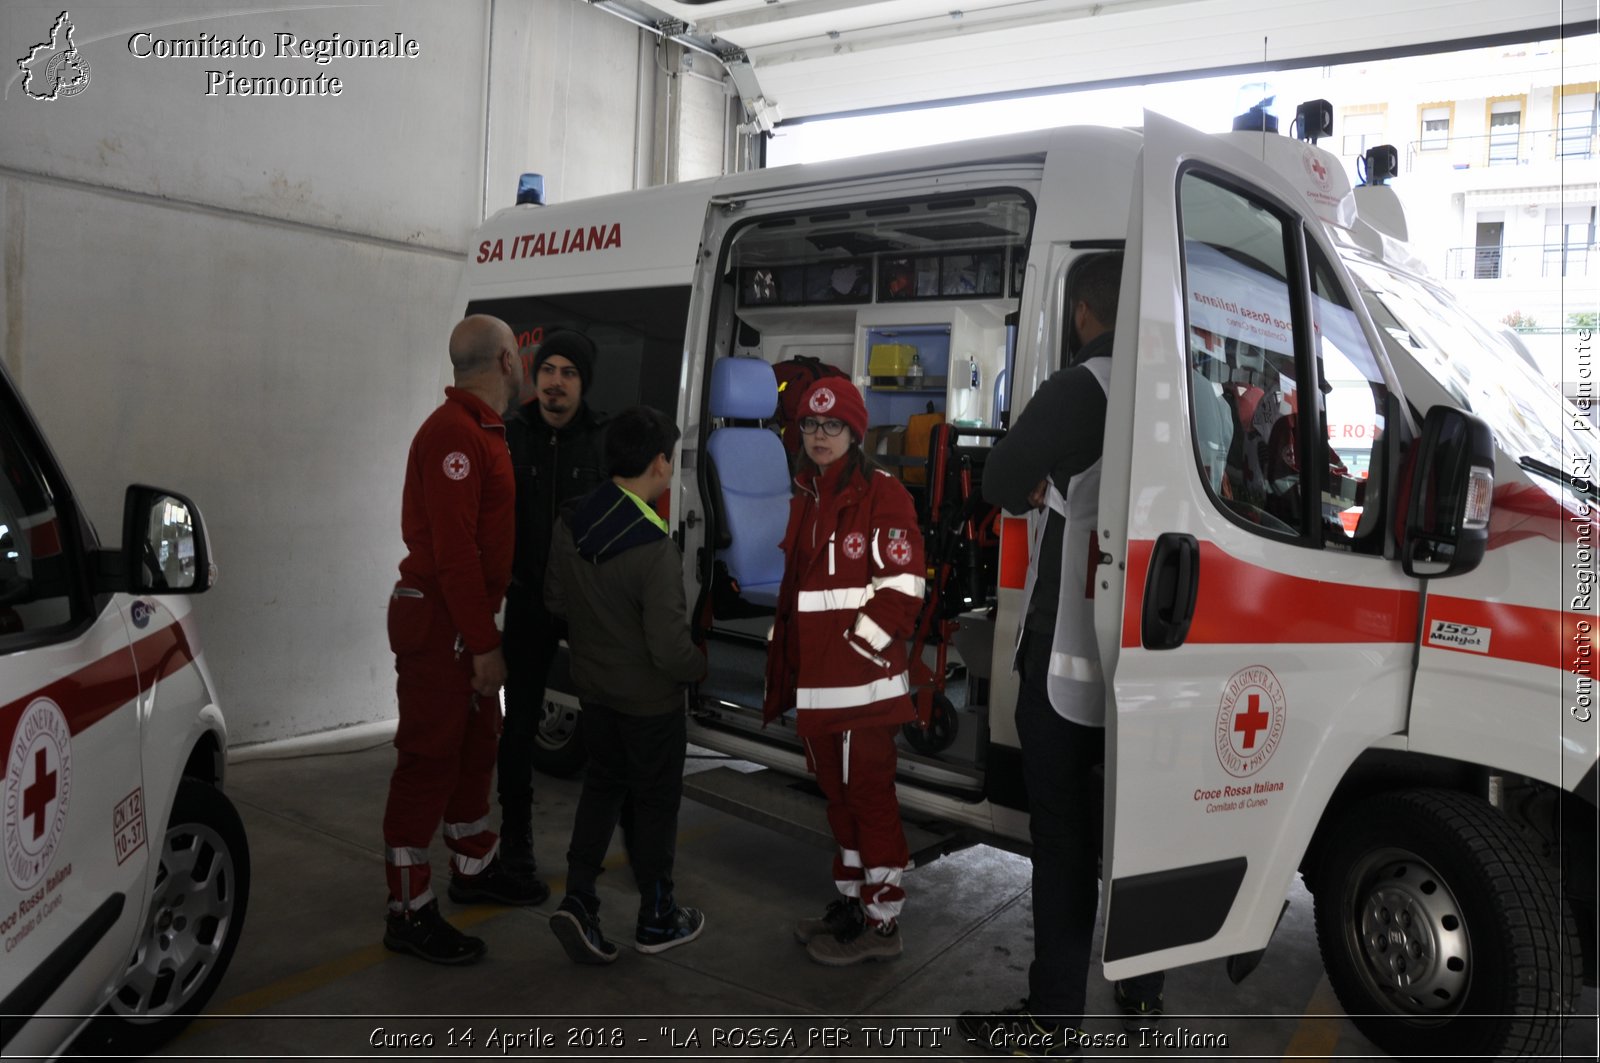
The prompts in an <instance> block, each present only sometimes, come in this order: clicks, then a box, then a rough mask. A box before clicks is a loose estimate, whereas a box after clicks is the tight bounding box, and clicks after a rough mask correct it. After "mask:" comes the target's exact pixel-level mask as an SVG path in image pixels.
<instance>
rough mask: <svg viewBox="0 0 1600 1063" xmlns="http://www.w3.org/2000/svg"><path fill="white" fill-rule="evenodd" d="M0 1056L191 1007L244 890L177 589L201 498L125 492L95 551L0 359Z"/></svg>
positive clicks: (155, 1025)
mask: <svg viewBox="0 0 1600 1063" xmlns="http://www.w3.org/2000/svg"><path fill="white" fill-rule="evenodd" d="M0 468H3V473H4V475H3V476H0V683H3V690H4V693H3V694H0V739H4V741H5V747H4V753H3V755H0V763H3V764H4V766H5V776H4V779H3V781H0V786H3V794H4V798H3V808H0V813H3V823H0V839H3V846H0V856H3V861H4V871H3V873H0V947H3V950H4V951H3V953H0V1053H3V1054H4V1055H5V1058H7V1059H12V1058H36V1057H47V1056H52V1055H54V1054H56V1053H57V1052H60V1051H63V1050H64V1049H65V1048H66V1046H67V1045H68V1044H69V1042H73V1040H74V1038H77V1041H76V1047H75V1049H74V1051H75V1052H87V1053H91V1054H103V1053H114V1054H117V1055H124V1054H134V1055H138V1054H143V1053H144V1052H145V1051H148V1050H149V1049H151V1048H153V1047H154V1046H155V1045H156V1044H158V1043H160V1042H161V1041H162V1040H164V1039H166V1038H167V1037H169V1036H171V1035H172V1034H173V1033H175V1032H176V1031H177V1030H178V1029H179V1028H181V1027H182V1026H183V1025H184V1024H185V1023H186V1022H188V1021H189V1019H190V1018H191V1017H192V1016H193V1015H194V1014H195V1013H197V1012H198V1011H199V1010H200V1009H201V1008H202V1007H204V1005H205V1003H206V1000H207V999H208V998H209V997H210V996H211V993H212V991H213V990H214V989H215V988H216V986H217V983H218V982H219V981H220V980H221V978H222V974H223V971H224V970H226V968H227V966H228V961H229V959H230V958H231V956H232V955H233V950H234V947H235V945H237V943H238V940H239V933H240V930H241V928H242V927H243V925H244V916H245V905H246V903H247V901H248V898H249V894H250V853H249V848H248V846H247V844H246V841H245V834H244V828H243V827H242V826H241V824H240V822H239V816H238V814H237V813H236V812H235V811H234V809H233V806H232V805H231V804H230V803H229V802H228V799H227V798H226V797H224V796H223V794H222V789H221V787H222V775H223V767H224V764H225V761H226V751H227V745H228V742H227V731H226V729H225V727H224V724H223V719H222V712H221V710H220V709H219V708H218V707H217V701H216V696H215V693H214V691H215V687H214V685H213V684H212V681H211V677H210V675H209V674H208V673H207V671H206V667H205V662H204V660H203V659H202V656H201V653H200V644H199V641H198V639H197V636H196V631H195V625H194V617H193V615H192V614H191V612H190V608H189V605H188V599H187V597H186V596H187V595H191V594H198V593H200V592H201V591H204V590H205V589H206V588H207V587H208V586H210V584H211V581H212V564H211V553H210V550H209V548H208V546H207V543H206V536H205V531H204V527H203V525H202V522H201V518H200V511H199V510H198V509H197V508H195V505H194V503H192V502H191V501H189V500H188V499H187V498H185V497H183V496H182V495H180V494H178V493H176V492H174V491H166V490H161V489H158V488H152V487H145V486H139V485H135V486H132V487H129V488H128V490H127V495H126V500H125V510H124V513H123V525H122V528H121V537H120V539H119V540H118V541H117V542H116V544H115V545H114V546H113V547H111V548H105V547H102V546H101V543H100V539H99V537H98V536H97V535H96V533H95V530H94V527H93V525H92V524H90V522H89V519H88V517H87V515H86V514H85V513H84V512H83V510H82V509H81V508H80V506H79V504H78V500H77V499H76V497H75V496H74V495H73V493H72V489H71V487H70V486H69V484H68V482H67V480H66V477H65V475H64V474H63V472H62V470H61V467H60V465H59V464H58V463H57V462H56V460H55V458H54V456H53V455H52V454H51V453H50V448H49V447H48V446H47V445H46V443H45V441H44V438H43V436H42V435H41V434H40V432H39V429H38V426H37V425H36V424H35V423H34V420H33V418H32V416H31V415H30V414H29V413H28V410H27V407H26V406H25V405H24V403H23V401H22V398H21V396H20V395H18V393H17V391H16V389H15V388H14V387H13V385H12V382H11V378H10V376H9V375H8V374H6V373H5V372H4V371H3V369H0Z"/></svg>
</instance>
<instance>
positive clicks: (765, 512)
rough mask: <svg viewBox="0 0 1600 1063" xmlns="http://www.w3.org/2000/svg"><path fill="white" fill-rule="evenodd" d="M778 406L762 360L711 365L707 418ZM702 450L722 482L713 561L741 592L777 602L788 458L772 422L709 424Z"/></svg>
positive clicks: (750, 598) (760, 601) (737, 416)
mask: <svg viewBox="0 0 1600 1063" xmlns="http://www.w3.org/2000/svg"><path fill="white" fill-rule="evenodd" d="M777 408H778V378H777V377H776V376H775V375H774V374H773V372H772V365H771V364H770V363H768V362H765V361H762V360H761V359H760V358H723V359H720V360H718V361H717V362H716V363H715V364H713V365H712V367H711V416H712V417H713V418H715V419H718V420H722V421H764V420H766V419H767V418H769V417H771V416H772V415H773V413H774V412H776V410H777ZM706 453H707V454H709V455H710V457H711V463H712V467H713V468H714V469H715V470H716V474H717V478H718V480H719V481H720V483H721V485H722V508H721V520H722V527H723V529H724V530H725V531H726V532H727V534H728V539H729V542H728V545H727V546H725V547H723V548H722V549H721V550H719V551H717V559H718V560H720V561H721V562H722V563H723V564H724V565H726V566H727V568H728V574H729V575H730V576H732V577H733V578H734V580H735V582H737V583H738V585H739V596H740V597H741V598H743V599H744V600H745V601H747V602H751V603H753V604H756V605H764V606H775V605H777V603H778V585H779V583H781V582H782V581H783V532H784V527H785V526H786V525H787V524H788V522H789V494H790V491H789V457H788V454H786V453H785V452H784V449H783V441H782V440H780V439H779V438H778V435H777V433H776V432H773V431H772V430H771V429H770V428H761V427H751V428H743V427H738V426H735V425H724V426H722V427H718V428H713V429H712V431H711V436H710V439H709V440H708V441H707V443H706Z"/></svg>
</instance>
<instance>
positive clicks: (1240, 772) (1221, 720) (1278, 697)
mask: <svg viewBox="0 0 1600 1063" xmlns="http://www.w3.org/2000/svg"><path fill="white" fill-rule="evenodd" d="M1287 717H1288V701H1287V699H1286V698H1285V696H1284V691H1283V684H1282V683H1280V682H1278V677H1277V676H1275V675H1273V674H1272V670H1271V669H1270V668H1267V667H1265V666H1263V665H1252V666H1250V667H1249V668H1241V669H1240V670H1239V671H1237V672H1235V673H1234V674H1233V675H1232V676H1230V677H1229V679H1228V681H1227V683H1226V684H1225V685H1224V686H1223V690H1222V704H1221V705H1219V706H1218V708H1217V725H1216V733H1215V739H1216V747H1217V760H1218V761H1219V762H1220V763H1221V764H1222V768H1223V770H1224V771H1226V772H1227V773H1228V774H1229V775H1232V776H1233V777H1234V778H1236V779H1242V778H1245V777H1246V776H1250V775H1254V774H1255V773H1256V772H1258V771H1260V770H1261V769H1262V768H1264V767H1266V764H1267V761H1269V760H1271V759H1272V754H1273V753H1275V752H1277V749H1278V743H1279V741H1280V740H1281V739H1282V738H1283V727H1284V723H1285V721H1286V719H1287Z"/></svg>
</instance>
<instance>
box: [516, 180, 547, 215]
mask: <svg viewBox="0 0 1600 1063" xmlns="http://www.w3.org/2000/svg"><path fill="white" fill-rule="evenodd" d="M524 203H531V204H533V205H534V206H535V207H542V206H544V174H542V173H525V174H523V175H522V176H521V177H520V178H518V179H517V206H519V207H520V206H522V205H523V204H524Z"/></svg>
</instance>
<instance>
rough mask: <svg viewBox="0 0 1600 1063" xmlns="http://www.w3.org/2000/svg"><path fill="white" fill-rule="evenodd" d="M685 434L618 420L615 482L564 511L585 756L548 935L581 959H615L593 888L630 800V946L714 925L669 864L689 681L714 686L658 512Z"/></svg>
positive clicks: (633, 418) (684, 937)
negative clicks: (634, 904)
mask: <svg viewBox="0 0 1600 1063" xmlns="http://www.w3.org/2000/svg"><path fill="white" fill-rule="evenodd" d="M678 435H679V433H678V428H677V426H676V425H674V424H673V423H672V420H671V418H669V417H667V416H666V415H665V414H663V413H661V412H660V411H659V410H654V409H651V408H650V407H648V406H634V407H632V408H630V409H627V410H624V411H622V412H621V413H619V414H617V415H616V416H615V417H614V418H612V420H611V422H610V424H609V426H608V427H607V430H606V447H605V452H606V454H605V456H606V471H607V473H608V474H609V475H610V477H611V480H610V482H609V483H604V484H601V485H600V486H599V487H597V488H595V489H594V490H593V491H591V492H590V493H589V494H587V495H584V496H583V497H582V498H579V499H576V500H574V501H573V502H570V503H568V504H567V506H566V508H565V509H564V510H563V512H562V514H561V519H560V520H559V521H557V522H556V529H555V537H554V540H553V541H552V543H551V548H550V565H549V568H548V569H547V570H546V572H545V584H544V600H545V606H546V607H547V608H548V609H549V610H550V612H551V613H553V614H555V615H556V616H564V617H566V620H567V630H568V643H569V645H570V647H571V653H572V681H573V683H574V685H576V686H577V688H578V699H579V704H580V705H581V706H582V707H583V713H582V715H581V716H580V717H579V722H578V732H579V737H580V739H581V740H582V742H583V745H584V749H585V751H586V752H587V753H588V756H589V767H588V772H587V774H586V775H585V776H584V781H583V793H582V795H581V796H580V797H579V798H578V811H577V813H576V815H575V816H574V817H573V822H572V842H571V845H570V846H569V847H568V849H567V895H566V897H564V898H563V899H562V901H561V906H560V908H558V909H557V911H556V914H555V915H553V916H551V917H550V929H551V930H552V931H554V932H555V935H556V937H557V938H558V939H559V940H560V941H561V944H562V947H563V948H565V949H566V950H567V955H569V956H571V957H572V959H573V960H574V961H575V962H577V963H611V962H613V961H614V960H616V958H617V948H616V946H615V945H613V944H612V943H611V942H609V941H607V940H606V938H605V935H604V934H602V933H601V932H600V920H599V910H600V899H599V896H598V895H597V894H596V892H595V881H596V879H598V878H599V876H600V871H601V864H602V861H604V859H605V855H606V849H607V848H609V847H610V845H611V835H612V833H613V832H614V831H615V830H616V827H617V822H618V820H619V818H620V817H621V814H622V809H623V805H624V803H625V802H630V803H631V806H632V814H631V817H630V821H629V822H628V823H626V824H624V826H623V843H624V845H625V846H626V847H627V850H628V862H629V863H630V864H632V866H633V874H634V878H635V880H636V881H637V882H638V884H639V923H638V927H637V930H636V932H635V935H634V948H636V949H638V950H639V951H640V952H647V953H648V952H663V951H665V950H667V949H670V948H675V947H677V946H678V945H683V944H687V943H688V942H690V941H693V940H694V939H695V938H696V937H698V936H699V935H700V931H701V930H702V929H703V928H704V927H705V915H704V913H702V912H701V911H700V910H699V909H696V908H685V907H682V906H681V905H679V904H678V902H677V900H676V898H675V897H674V896H673V890H672V861H673V851H674V847H675V842H676V839H677V835H678V805H679V803H680V802H681V801H682V798H683V761H684V749H685V746H686V745H687V742H688V738H687V731H686V724H687V717H686V715H685V700H684V696H685V685H686V684H688V683H692V682H695V681H697V680H699V679H701V678H703V677H704V676H705V671H706V659H705V655H704V654H703V653H702V652H701V651H700V650H699V649H698V648H697V647H696V646H695V644H694V642H693V640H692V639H691V638H690V636H689V621H688V610H687V609H686V608H685V603H684V594H683V557H682V555H681V554H680V553H679V552H678V546H677V544H676V543H674V542H673V541H672V537H671V536H670V535H668V534H667V525H666V522H665V521H663V520H662V519H661V518H660V517H659V516H657V514H656V512H655V510H653V509H652V508H651V506H652V505H653V504H654V503H655V501H656V500H657V499H658V498H660V497H661V495H662V494H663V493H664V492H665V491H666V490H667V488H668V487H669V486H670V485H671V483H672V452H673V450H674V449H675V448H676V447H677V444H678Z"/></svg>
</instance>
